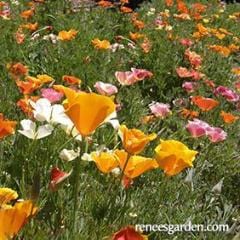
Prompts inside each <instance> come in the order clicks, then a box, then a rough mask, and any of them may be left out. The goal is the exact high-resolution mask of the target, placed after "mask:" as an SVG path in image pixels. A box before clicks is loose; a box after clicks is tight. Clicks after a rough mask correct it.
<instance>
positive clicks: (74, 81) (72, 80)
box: [62, 75, 82, 85]
mask: <svg viewBox="0 0 240 240" xmlns="http://www.w3.org/2000/svg"><path fill="white" fill-rule="evenodd" d="M62 80H63V81H65V82H66V83H68V84H70V85H75V84H76V85H79V84H81V82H82V81H81V79H79V78H77V77H75V76H70V75H64V76H62Z"/></svg>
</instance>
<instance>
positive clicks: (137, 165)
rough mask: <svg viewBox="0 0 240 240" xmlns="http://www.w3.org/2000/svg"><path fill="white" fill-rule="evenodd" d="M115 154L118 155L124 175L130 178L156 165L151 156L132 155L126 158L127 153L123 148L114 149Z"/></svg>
mask: <svg viewBox="0 0 240 240" xmlns="http://www.w3.org/2000/svg"><path fill="white" fill-rule="evenodd" d="M115 154H116V156H117V157H118V161H119V165H120V168H121V169H122V170H124V175H125V176H127V177H128V178H131V179H133V178H136V177H138V176H140V175H141V174H143V173H144V172H146V171H148V170H151V169H155V168H157V167H158V164H157V162H156V160H155V159H152V158H147V157H143V156H137V155H134V156H130V158H129V159H128V154H127V152H125V151H124V150H116V151H115ZM126 161H127V162H126ZM124 167H125V169H124Z"/></svg>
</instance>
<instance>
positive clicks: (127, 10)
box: [120, 6, 133, 13]
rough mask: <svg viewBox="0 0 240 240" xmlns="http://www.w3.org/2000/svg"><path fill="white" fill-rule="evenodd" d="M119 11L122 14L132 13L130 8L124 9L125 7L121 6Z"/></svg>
mask: <svg viewBox="0 0 240 240" xmlns="http://www.w3.org/2000/svg"><path fill="white" fill-rule="evenodd" d="M120 11H121V12H123V13H131V12H133V10H132V8H129V7H125V6H121V7H120Z"/></svg>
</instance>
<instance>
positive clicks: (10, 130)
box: [0, 113, 17, 139]
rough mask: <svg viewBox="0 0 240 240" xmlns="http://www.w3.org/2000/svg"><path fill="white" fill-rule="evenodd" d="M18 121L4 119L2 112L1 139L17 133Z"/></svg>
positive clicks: (0, 120) (0, 123)
mask: <svg viewBox="0 0 240 240" xmlns="http://www.w3.org/2000/svg"><path fill="white" fill-rule="evenodd" d="M16 125H17V122H15V121H9V120H4V117H3V114H1V113H0V139H1V138H4V137H6V136H8V135H10V134H14V133H15V128H16Z"/></svg>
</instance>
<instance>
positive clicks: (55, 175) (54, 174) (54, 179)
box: [49, 167, 72, 191]
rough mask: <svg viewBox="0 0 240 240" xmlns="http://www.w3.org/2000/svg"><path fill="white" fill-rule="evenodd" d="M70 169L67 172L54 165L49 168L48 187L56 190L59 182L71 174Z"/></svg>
mask: <svg viewBox="0 0 240 240" xmlns="http://www.w3.org/2000/svg"><path fill="white" fill-rule="evenodd" d="M71 173H72V171H70V172H69V173H66V172H63V171H61V170H60V169H59V168H57V167H54V168H52V170H51V176H50V184H49V187H50V189H51V190H52V191H56V190H57V188H58V186H59V184H61V183H62V182H63V181H64V180H65V179H66V178H68V177H69V176H70V175H71Z"/></svg>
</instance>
